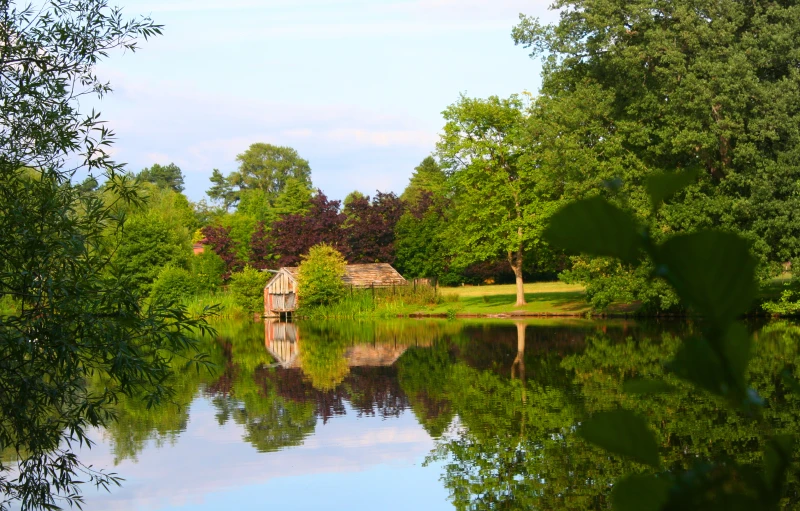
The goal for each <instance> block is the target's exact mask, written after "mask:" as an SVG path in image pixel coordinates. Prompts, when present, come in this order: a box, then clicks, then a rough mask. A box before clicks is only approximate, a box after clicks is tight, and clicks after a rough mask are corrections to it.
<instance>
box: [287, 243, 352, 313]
mask: <svg viewBox="0 0 800 511" xmlns="http://www.w3.org/2000/svg"><path fill="white" fill-rule="evenodd" d="M346 266H347V263H346V262H345V260H344V257H343V256H342V254H341V253H340V252H339V251H338V250H336V249H335V248H333V247H332V246H330V245H327V244H325V243H321V244H319V245H315V246H313V247H311V249H310V250H309V251H308V255H305V256H303V262H301V263H300V271H299V273H298V277H297V283H298V294H299V297H298V298H299V300H300V305H301V306H302V307H307V306H311V307H314V306H318V305H330V304H332V303H335V302H338V301H339V300H341V299H342V298H343V297H344V295H345V291H346V289H345V285H344V282H343V281H342V277H344V274H345V267H346Z"/></svg>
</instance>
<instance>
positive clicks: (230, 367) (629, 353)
mask: <svg viewBox="0 0 800 511" xmlns="http://www.w3.org/2000/svg"><path fill="white" fill-rule="evenodd" d="M693 328H694V327H693V325H692V324H690V323H681V324H677V323H676V324H658V323H630V322H621V321H618V322H589V321H583V320H575V321H568V322H563V321H560V322H546V321H537V322H528V323H525V322H512V321H508V322H478V321H475V322H447V321H433V320H431V321H384V322H379V323H369V322H351V323H345V322H325V323H305V322H304V323H298V324H297V325H290V326H288V327H287V326H286V325H272V326H271V325H270V324H266V325H261V324H240V325H227V326H225V327H223V328H220V335H219V337H218V338H217V339H216V340H214V341H209V343H208V347H207V351H209V352H210V353H211V354H212V356H213V358H214V361H215V363H216V364H217V367H218V368H219V370H218V372H217V373H216V374H215V375H205V374H199V375H198V374H197V373H196V372H182V371H180V370H179V369H178V368H176V377H179V378H181V379H182V382H183V384H182V386H181V391H180V392H179V394H178V395H177V397H176V399H177V401H178V404H180V405H181V407H180V408H177V407H162V408H158V409H154V410H146V409H145V408H144V407H142V406H141V405H140V404H137V403H136V400H128V401H124V402H121V403H120V404H119V406H118V413H119V416H120V419H121V420H120V422H119V423H118V424H117V425H115V426H114V427H113V428H111V429H109V430H108V432H107V434H108V435H109V436H110V438H111V440H112V442H113V445H114V448H115V454H116V456H117V458H118V459H122V458H129V457H135V456H136V453H137V452H138V451H139V450H141V449H142V447H143V446H144V444H145V443H146V442H147V441H148V440H152V439H155V440H158V441H165V440H168V441H173V440H174V439H175V438H177V435H178V434H179V433H180V431H182V430H183V429H184V428H185V425H186V420H187V415H186V414H187V407H188V405H189V404H190V403H191V402H192V399H193V398H194V397H195V396H196V395H197V393H198V392H202V393H203V394H204V395H205V396H207V397H208V398H209V399H210V400H211V402H212V403H213V405H214V407H215V409H216V415H217V420H218V421H219V423H220V424H224V423H227V422H229V421H233V422H235V423H237V424H240V425H242V427H243V428H244V431H245V436H244V440H245V441H247V442H249V443H251V444H252V445H253V446H254V448H255V449H257V450H258V451H261V452H270V451H275V450H280V449H285V448H288V447H291V446H297V445H300V444H302V443H303V441H304V439H305V438H307V437H308V436H309V435H312V434H313V433H314V431H315V428H316V426H317V424H318V421H319V420H321V421H322V423H323V424H324V423H326V422H328V421H329V420H330V419H331V418H332V417H335V416H337V415H342V414H347V413H353V414H355V415H356V416H358V417H362V416H378V417H381V418H386V419H389V418H392V417H398V416H400V415H401V414H402V413H403V412H404V410H410V411H411V412H413V414H414V415H415V417H416V418H417V420H418V421H419V423H420V424H421V425H422V427H423V428H424V429H425V430H426V431H427V432H428V433H429V434H430V436H431V437H433V438H434V439H436V448H435V450H434V451H433V452H432V453H431V454H430V456H429V457H428V462H431V463H433V462H437V463H441V464H442V467H443V473H442V483H443V484H444V485H445V487H446V488H447V489H448V490H449V492H450V496H451V500H452V501H453V504H454V505H455V507H456V508H457V509H476V510H478V509H529V508H531V509H532V508H535V509H576V510H577V509H607V508H610V502H609V493H610V488H611V487H612V485H613V483H614V481H615V480H616V479H617V478H618V477H620V476H621V475H622V474H625V473H627V472H630V471H633V470H635V469H636V467H635V466H633V465H632V463H631V462H628V461H625V460H620V459H615V458H613V457H609V456H608V455H607V454H605V453H603V452H602V451H600V450H597V449H595V448H594V447H592V446H590V445H587V444H586V443H585V442H583V441H582V440H581V439H580V438H579V437H578V436H577V435H575V429H576V427H577V426H578V425H579V424H580V423H581V421H582V420H584V419H585V418H586V417H587V416H588V415H590V414H592V413H594V412H596V411H599V410H605V409H611V408H615V407H617V406H623V407H625V408H627V409H630V410H633V411H635V412H637V413H639V414H641V415H642V416H645V417H647V418H648V419H649V421H650V424H651V426H652V427H653V428H654V430H655V431H656V434H657V437H658V439H659V441H660V443H661V447H662V457H663V459H664V460H665V461H666V467H667V468H672V469H679V468H680V469H686V468H689V467H692V466H696V465H697V463H698V462H699V461H702V460H704V459H709V458H710V457H715V458H718V459H719V458H720V457H724V456H728V457H729V458H730V459H732V460H736V461H737V462H739V463H750V464H753V465H758V464H759V463H760V462H761V452H762V450H763V445H762V438H763V437H764V435H765V432H764V431H761V430H759V427H758V426H757V425H756V424H755V423H754V422H753V421H751V420H750V419H749V418H747V417H743V416H740V415H738V414H736V413H733V412H731V411H730V410H729V409H728V408H727V407H726V406H724V405H723V404H722V403H720V402H718V401H717V400H716V399H714V398H712V397H709V396H707V395H705V394H700V393H698V392H696V391H693V390H692V389H690V388H688V387H687V386H685V385H683V384H682V383H681V382H680V381H678V380H676V379H674V378H672V377H671V376H670V375H669V374H667V373H666V372H665V370H664V367H663V362H664V361H666V360H668V359H669V358H670V357H671V355H672V353H673V352H674V351H675V349H676V348H677V346H678V340H679V339H680V338H681V337H682V336H687V335H691V334H692V332H693ZM754 329H756V328H755V327H754ZM265 330H266V336H265V335H264V333H265ZM757 330H758V334H757V336H756V338H757V355H756V357H755V358H754V360H753V362H752V364H751V369H750V375H749V377H750V379H751V381H752V385H753V386H754V387H755V388H756V389H757V390H758V392H759V394H760V395H761V396H763V397H764V398H765V399H766V400H767V402H768V403H769V404H770V406H769V407H768V408H766V409H765V411H764V413H765V414H766V416H767V417H768V418H769V419H770V422H771V424H772V427H773V428H774V431H773V432H774V433H780V432H783V431H797V430H798V427H800V424H798V417H799V416H800V414H798V411H799V410H800V407H799V406H798V401H797V399H798V398H797V397H795V395H793V394H791V393H790V392H788V391H787V389H785V388H784V386H783V383H782V380H781V377H780V372H781V370H783V368H784V367H785V366H786V365H789V366H790V367H793V368H795V369H794V370H795V372H796V373H797V372H798V369H797V368H798V367H800V364H798V345H799V343H798V340H800V327H798V326H795V325H793V324H790V323H785V322H776V323H770V324H767V325H765V326H761V327H759V328H757ZM265 348H266V349H265ZM634 377H643V378H663V379H665V380H667V381H668V382H669V383H671V384H672V385H674V386H675V387H677V388H678V389H679V391H677V392H674V393H671V394H660V395H652V396H641V395H639V396H635V395H630V394H624V393H622V392H621V387H622V384H623V382H624V381H625V380H628V379H631V378H634ZM98 383H99V382H98ZM695 417H705V418H706V419H705V420H703V421H699V422H698V421H697V420H695V419H693V418H695ZM790 477H791V481H790V493H789V496H788V497H787V500H786V502H785V503H784V504H786V505H787V506H790V507H791V506H793V505H794V503H796V502H798V495H800V494H798V484H797V483H798V481H797V474H796V473H792V474H791V475H790Z"/></svg>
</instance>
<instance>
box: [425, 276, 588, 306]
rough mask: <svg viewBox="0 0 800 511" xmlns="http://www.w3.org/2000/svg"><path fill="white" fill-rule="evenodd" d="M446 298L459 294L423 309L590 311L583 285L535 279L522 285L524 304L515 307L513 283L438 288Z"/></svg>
mask: <svg viewBox="0 0 800 511" xmlns="http://www.w3.org/2000/svg"><path fill="white" fill-rule="evenodd" d="M440 292H441V293H442V295H444V296H445V297H453V298H455V297H458V301H453V302H449V301H447V302H445V303H442V304H439V305H437V306H435V307H430V308H428V309H426V310H424V311H420V312H426V313H430V314H446V313H448V312H449V311H453V312H455V313H457V314H513V313H521V312H528V313H535V314H584V313H586V312H588V311H589V306H588V305H587V304H586V302H585V300H584V297H583V287H582V286H577V285H569V284H564V283H562V282H537V283H533V284H525V300H526V301H527V302H528V303H527V305H524V306H522V307H515V306H514V302H516V300H517V299H516V287H515V286H514V285H513V284H507V285H497V286H464V287H451V288H441V290H440Z"/></svg>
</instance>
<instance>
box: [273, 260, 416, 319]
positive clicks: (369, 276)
mask: <svg viewBox="0 0 800 511" xmlns="http://www.w3.org/2000/svg"><path fill="white" fill-rule="evenodd" d="M298 270H299V268H298V267H297V266H291V267H289V266H285V267H283V268H281V269H280V270H278V272H277V273H276V274H275V276H274V277H272V278H271V279H270V281H269V282H267V285H266V287H265V288H264V316H267V317H276V316H281V315H283V314H289V313H292V312H294V311H295V310H296V309H297V273H298ZM342 281H343V282H344V284H345V286H347V287H352V288H355V289H364V288H386V287H393V286H405V285H406V284H408V282H407V281H406V279H404V278H403V276H402V275H400V274H399V273H398V272H397V270H395V269H394V268H393V267H392V265H391V264H387V263H371V264H348V265H347V266H346V267H345V275H344V277H342Z"/></svg>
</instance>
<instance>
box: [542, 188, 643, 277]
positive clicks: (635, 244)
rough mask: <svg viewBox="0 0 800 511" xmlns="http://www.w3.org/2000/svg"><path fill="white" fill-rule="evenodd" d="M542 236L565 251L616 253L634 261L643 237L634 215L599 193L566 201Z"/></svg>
mask: <svg viewBox="0 0 800 511" xmlns="http://www.w3.org/2000/svg"><path fill="white" fill-rule="evenodd" d="M543 236H544V239H545V240H546V241H547V242H548V243H550V244H552V245H554V246H557V247H560V248H563V249H564V250H566V251H568V252H574V253H586V254H591V255H598V256H612V257H619V258H620V259H622V260H623V261H625V262H629V263H633V262H636V261H637V260H638V258H639V252H640V251H641V249H642V238H641V236H640V235H639V228H638V226H637V225H636V222H635V220H634V219H633V217H632V216H631V215H630V214H628V213H626V212H625V211H623V210H621V209H620V208H618V207H617V206H614V205H613V204H611V203H610V202H608V201H607V200H605V199H602V198H600V197H594V198H591V199H585V200H580V201H576V202H572V203H570V204H567V205H566V206H564V207H563V208H561V209H560V210H558V211H557V212H556V213H555V214H554V215H553V216H552V217H551V219H550V223H549V225H548V226H547V228H546V229H545V231H544V235H543Z"/></svg>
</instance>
